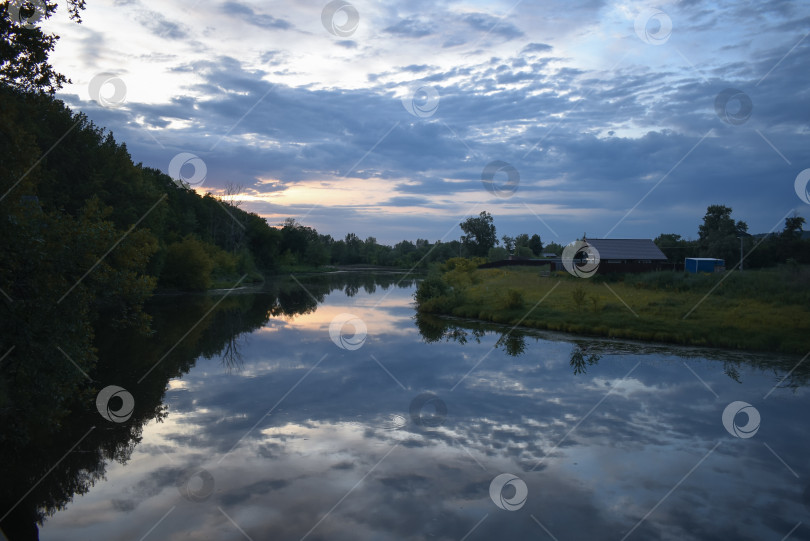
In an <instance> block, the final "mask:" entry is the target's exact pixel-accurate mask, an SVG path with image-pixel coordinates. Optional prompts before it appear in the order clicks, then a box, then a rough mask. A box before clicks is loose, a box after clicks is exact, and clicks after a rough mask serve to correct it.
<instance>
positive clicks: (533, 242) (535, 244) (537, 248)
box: [529, 233, 543, 256]
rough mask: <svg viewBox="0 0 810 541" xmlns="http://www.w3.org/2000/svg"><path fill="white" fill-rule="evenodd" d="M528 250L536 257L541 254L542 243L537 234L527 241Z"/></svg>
mask: <svg viewBox="0 0 810 541" xmlns="http://www.w3.org/2000/svg"><path fill="white" fill-rule="evenodd" d="M529 248H530V249H531V251H532V252H534V255H536V256H539V255H540V254H542V253H543V241H542V240H541V239H540V235H538V234H537V233H535V234H534V235H532V237H531V238H530V239H529Z"/></svg>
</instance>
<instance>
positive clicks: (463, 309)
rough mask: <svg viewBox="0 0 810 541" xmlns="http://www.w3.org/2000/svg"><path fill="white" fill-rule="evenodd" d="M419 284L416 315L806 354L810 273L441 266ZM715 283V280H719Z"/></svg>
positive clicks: (805, 270) (788, 270)
mask: <svg viewBox="0 0 810 541" xmlns="http://www.w3.org/2000/svg"><path fill="white" fill-rule="evenodd" d="M443 271H444V272H442V273H437V274H433V275H431V276H430V277H429V278H428V279H426V280H424V281H423V282H422V283H421V284H420V286H419V288H418V289H417V293H416V296H415V297H416V301H417V309H418V310H419V311H420V312H422V313H434V314H443V315H451V316H457V317H466V318H473V319H478V320H482V321H490V322H494V323H503V324H508V325H521V326H525V327H532V328H537V329H547V330H551V331H562V332H570V333H575V334H579V335H586V336H587V335H590V336H605V337H609V338H622V339H631V340H648V341H655V342H666V343H673V344H683V345H693V346H709V347H724V348H732V349H742V350H756V351H775V352H783V353H800V354H805V353H807V352H808V351H810V309H809V308H808V306H810V269H808V268H805V267H793V268H777V269H766V270H758V271H746V272H743V273H739V272H735V273H731V274H729V275H688V274H684V273H680V272H670V271H662V272H657V273H646V274H629V275H624V276H607V277H603V276H599V277H595V278H592V279H582V278H575V277H573V276H570V275H568V274H567V273H564V272H558V273H553V274H552V275H550V276H541V275H540V273H539V272H538V271H537V270H536V269H531V268H514V267H513V268H510V269H486V270H477V269H476V265H474V264H472V263H463V262H458V261H456V262H453V261H451V262H448V265H446V266H444V268H443ZM721 279H722V282H721Z"/></svg>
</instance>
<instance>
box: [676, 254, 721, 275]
mask: <svg viewBox="0 0 810 541" xmlns="http://www.w3.org/2000/svg"><path fill="white" fill-rule="evenodd" d="M683 268H684V270H685V271H686V272H692V273H696V272H723V271H724V270H726V262H725V260H723V259H715V258H713V257H687V258H686V260H685V261H684V264H683Z"/></svg>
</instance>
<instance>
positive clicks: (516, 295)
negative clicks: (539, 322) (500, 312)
mask: <svg viewBox="0 0 810 541" xmlns="http://www.w3.org/2000/svg"><path fill="white" fill-rule="evenodd" d="M523 302H524V301H523V295H522V294H521V292H520V291H518V290H517V289H511V288H510V289H508V290H507V291H506V298H505V299H504V301H503V305H504V308H506V309H507V310H517V309H518V308H523Z"/></svg>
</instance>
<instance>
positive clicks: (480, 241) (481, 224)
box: [459, 211, 498, 257]
mask: <svg viewBox="0 0 810 541" xmlns="http://www.w3.org/2000/svg"><path fill="white" fill-rule="evenodd" d="M459 225H460V226H461V230H462V231H464V233H465V234H464V235H462V237H461V242H462V243H463V244H464V246H465V247H466V248H467V249H468V250H469V252H470V253H471V254H472V255H474V256H478V257H486V256H487V253H489V249H490V248H492V247H494V246H495V245H496V244H498V237H497V235H496V233H495V224H494V220H493V219H492V215H491V214H490V213H488V212H487V211H483V212H481V214H479V215H478V216H471V217H469V218H467V219H466V220H464V221H463V222H461V223H460V224H459Z"/></svg>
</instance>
